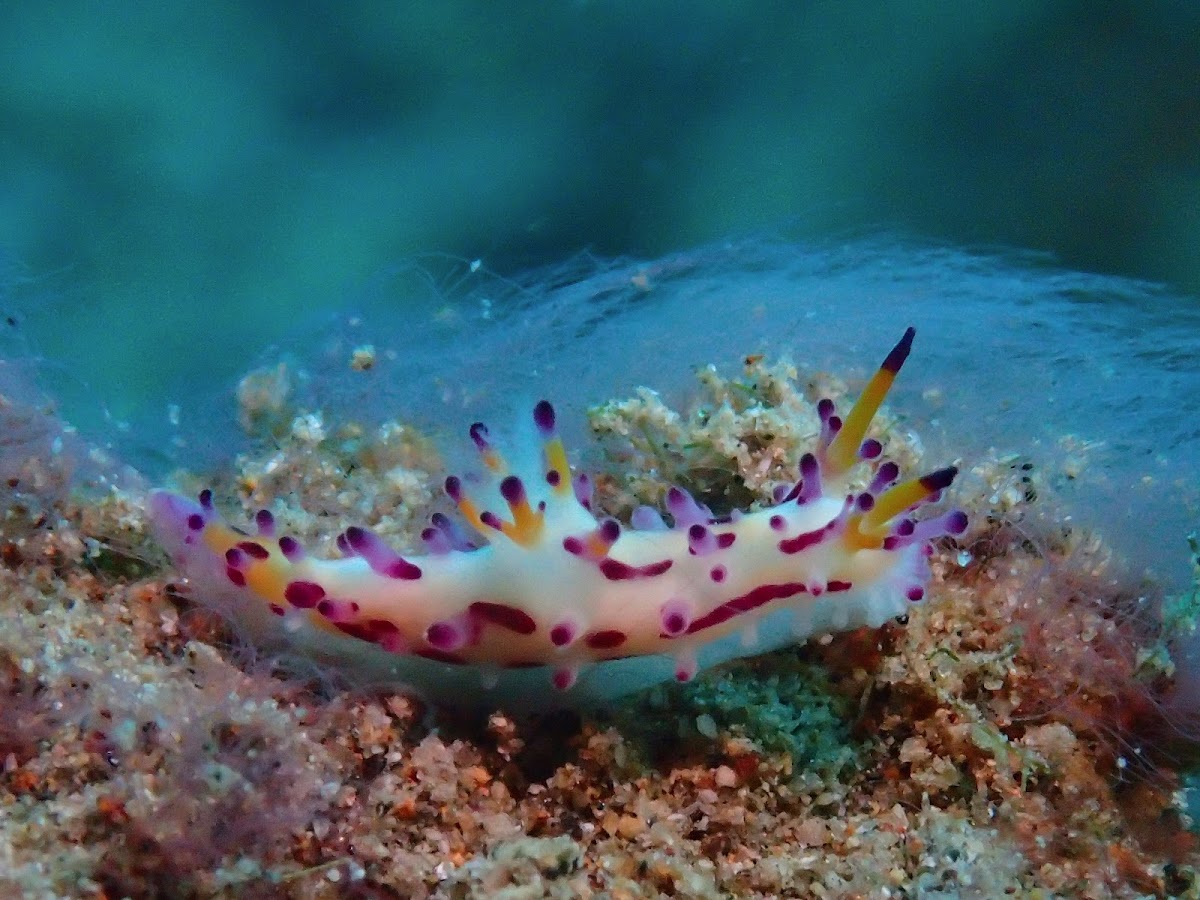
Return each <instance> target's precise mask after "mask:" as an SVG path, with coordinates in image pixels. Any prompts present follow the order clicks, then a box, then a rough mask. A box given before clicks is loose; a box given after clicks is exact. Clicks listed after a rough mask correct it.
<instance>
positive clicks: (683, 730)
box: [616, 652, 866, 778]
mask: <svg viewBox="0 0 1200 900" xmlns="http://www.w3.org/2000/svg"><path fill="white" fill-rule="evenodd" d="M616 720H617V724H618V725H619V727H620V728H621V729H622V731H623V732H624V733H625V734H626V735H627V736H628V737H630V738H631V739H633V740H635V741H637V742H638V743H641V744H643V745H644V746H649V745H650V744H651V742H655V741H658V742H661V741H663V740H664V738H665V739H668V740H670V739H671V738H673V739H674V741H675V742H677V745H681V746H682V749H684V750H685V751H688V750H695V751H701V750H703V748H705V747H710V748H711V747H712V746H713V745H714V744H716V743H718V742H722V743H724V742H727V741H728V740H730V739H732V740H734V741H739V742H744V741H749V742H750V743H751V744H753V746H754V748H756V749H757V750H758V751H759V752H761V753H763V754H766V755H772V756H774V755H784V756H787V757H790V759H791V762H792V768H793V770H794V771H798V772H799V771H804V772H811V773H813V774H816V775H819V776H821V777H822V778H836V777H837V776H838V775H839V774H840V773H842V772H844V771H849V770H854V769H857V768H860V767H861V764H862V761H863V758H864V751H865V749H866V745H865V744H864V743H863V742H861V741H858V740H856V739H855V738H854V737H853V735H852V727H853V723H854V720H855V704H854V702H853V700H852V699H851V698H849V697H847V696H845V695H843V694H840V693H838V691H836V690H835V689H834V687H833V684H832V682H831V681H830V678H829V673H828V671H827V670H826V669H825V668H823V667H822V666H820V665H818V664H816V663H811V662H807V661H805V660H803V659H801V658H800V657H799V656H798V655H797V654H795V653H792V652H783V653H777V654H772V655H770V656H767V657H761V658H758V659H752V660H747V661H744V662H743V661H738V662H734V663H731V664H729V665H727V666H724V667H722V668H720V669H718V670H715V671H712V672H709V673H707V674H705V675H702V676H701V677H699V678H697V679H696V680H695V681H693V682H690V683H688V684H672V685H665V686H661V687H657V688H653V689H652V690H649V691H647V692H645V693H644V694H642V695H641V696H640V697H639V698H638V699H636V700H634V701H633V702H631V703H630V704H628V705H627V706H625V707H623V708H622V709H621V710H620V712H618V713H616Z"/></svg>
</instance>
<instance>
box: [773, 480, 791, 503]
mask: <svg viewBox="0 0 1200 900" xmlns="http://www.w3.org/2000/svg"><path fill="white" fill-rule="evenodd" d="M792 487H793V485H790V484H777V485H775V487H774V488H772V489H771V501H772V502H773V503H774V504H775V505H776V506H778V505H779V504H780V503H783V502H784V501H785V500H787V496H788V494H789V493H791V490H792Z"/></svg>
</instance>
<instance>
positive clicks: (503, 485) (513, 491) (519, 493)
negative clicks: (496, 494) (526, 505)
mask: <svg viewBox="0 0 1200 900" xmlns="http://www.w3.org/2000/svg"><path fill="white" fill-rule="evenodd" d="M500 496H501V497H503V498H504V502H505V503H507V504H508V505H509V506H516V505H517V504H518V503H520V502H521V501H523V500H524V499H525V485H524V484H523V483H522V482H521V479H520V478H518V477H517V476H516V475H509V476H507V477H506V478H504V479H502V480H501V481H500Z"/></svg>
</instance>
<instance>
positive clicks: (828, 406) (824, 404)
mask: <svg viewBox="0 0 1200 900" xmlns="http://www.w3.org/2000/svg"><path fill="white" fill-rule="evenodd" d="M834 409H835V407H834V405H833V401H832V400H830V399H829V398H828V397H822V398H821V399H820V400H818V401H817V416H818V417H820V419H821V422H822V423H824V422H828V421H829V417H830V416H832V415H833V411H834Z"/></svg>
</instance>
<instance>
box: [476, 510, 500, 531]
mask: <svg viewBox="0 0 1200 900" xmlns="http://www.w3.org/2000/svg"><path fill="white" fill-rule="evenodd" d="M479 521H480V522H482V523H483V524H484V525H486V526H487V527H488V528H494V529H496V531H503V530H504V523H503V522H501V521H500V517H499V516H498V515H496V514H495V513H494V512H492V511H491V510H490V509H485V510H484V511H483V512H481V513H480V514H479Z"/></svg>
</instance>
